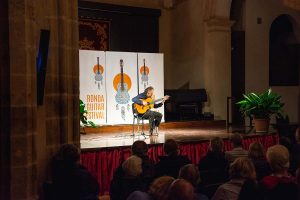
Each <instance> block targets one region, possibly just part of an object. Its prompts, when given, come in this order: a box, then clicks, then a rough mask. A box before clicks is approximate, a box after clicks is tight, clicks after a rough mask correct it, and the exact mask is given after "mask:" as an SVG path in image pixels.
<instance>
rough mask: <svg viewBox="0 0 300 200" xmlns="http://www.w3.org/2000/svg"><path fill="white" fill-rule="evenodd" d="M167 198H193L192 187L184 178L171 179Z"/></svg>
mask: <svg viewBox="0 0 300 200" xmlns="http://www.w3.org/2000/svg"><path fill="white" fill-rule="evenodd" d="M168 199H169V200H194V199H195V195H194V187H193V185H192V184H191V183H189V182H188V181H186V180H184V179H177V180H175V181H173V183H172V184H171V186H170V190H169V198H168Z"/></svg>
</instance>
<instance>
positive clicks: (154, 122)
mask: <svg viewBox="0 0 300 200" xmlns="http://www.w3.org/2000/svg"><path fill="white" fill-rule="evenodd" d="M143 118H144V119H148V120H149V126H150V129H152V130H153V129H154V128H155V126H157V127H158V126H159V124H160V122H161V119H162V114H161V113H160V112H156V111H152V110H148V111H147V112H146V113H145V114H144V115H143Z"/></svg>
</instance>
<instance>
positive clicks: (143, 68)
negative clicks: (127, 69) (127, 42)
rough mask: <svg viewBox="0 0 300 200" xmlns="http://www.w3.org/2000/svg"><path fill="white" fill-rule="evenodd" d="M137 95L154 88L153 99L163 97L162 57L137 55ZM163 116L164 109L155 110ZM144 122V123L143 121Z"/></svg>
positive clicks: (147, 54) (154, 54) (158, 55)
mask: <svg viewBox="0 0 300 200" xmlns="http://www.w3.org/2000/svg"><path fill="white" fill-rule="evenodd" d="M138 82H139V83H138V84H139V93H142V92H143V91H144V90H145V88H147V87H149V86H152V87H154V94H155V98H156V99H159V98H162V97H163V96H164V55H163V54H159V53H138ZM155 110H156V111H158V112H160V113H162V114H163V121H164V107H160V108H158V109H155ZM145 122H146V121H145Z"/></svg>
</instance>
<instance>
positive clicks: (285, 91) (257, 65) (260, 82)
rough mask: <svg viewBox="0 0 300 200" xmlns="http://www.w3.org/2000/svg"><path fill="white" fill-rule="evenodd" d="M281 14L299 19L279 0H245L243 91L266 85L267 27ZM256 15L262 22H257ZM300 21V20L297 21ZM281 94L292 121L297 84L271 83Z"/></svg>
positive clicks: (299, 16)
mask: <svg viewBox="0 0 300 200" xmlns="http://www.w3.org/2000/svg"><path fill="white" fill-rule="evenodd" d="M281 14H288V15H290V16H291V17H293V18H294V20H295V21H296V22H300V15H299V13H298V12H297V11H295V10H292V9H289V8H287V7H285V6H283V4H282V1H279V0H267V1H262V0H246V20H245V23H246V24H245V32H246V38H245V39H246V41H245V42H246V58H245V62H246V63H245V64H246V88H245V89H246V92H250V91H256V92H262V91H264V90H266V89H268V88H269V31H270V27H271V24H272V22H273V21H274V19H275V18H276V17H278V16H279V15H281ZM257 17H261V18H262V24H257V23H256V19H257ZM299 24H300V23H299ZM272 89H273V90H274V91H275V92H277V93H279V94H280V95H281V96H282V100H283V102H284V103H285V104H286V105H285V113H286V114H288V115H289V117H290V120H291V121H292V122H297V121H298V110H299V105H298V98H299V87H298V86H283V87H281V86H280V87H272Z"/></svg>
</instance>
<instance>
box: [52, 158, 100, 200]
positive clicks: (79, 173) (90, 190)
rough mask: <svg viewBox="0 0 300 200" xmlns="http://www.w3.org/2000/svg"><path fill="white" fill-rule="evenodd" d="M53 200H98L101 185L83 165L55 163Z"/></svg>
mask: <svg viewBox="0 0 300 200" xmlns="http://www.w3.org/2000/svg"><path fill="white" fill-rule="evenodd" d="M52 176H53V177H52V180H53V199H55V200H60V199H61V200H63V199H73V200H97V199H98V195H99V193H100V189H99V184H98V182H97V180H96V178H95V177H94V176H92V174H91V173H90V172H89V171H88V170H87V169H86V168H85V167H83V166H82V165H80V164H76V165H71V166H67V165H64V164H62V163H55V164H54V165H53V168H52Z"/></svg>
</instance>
